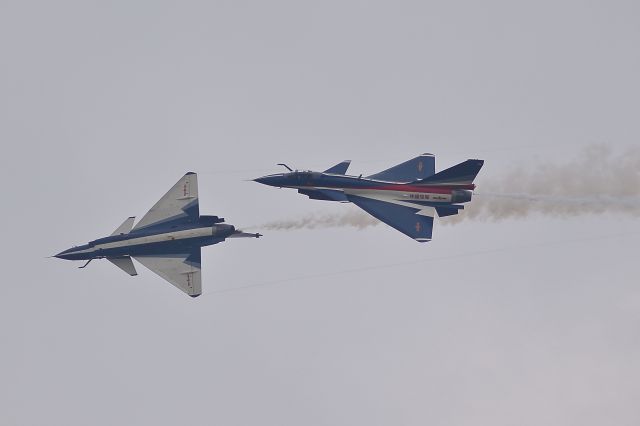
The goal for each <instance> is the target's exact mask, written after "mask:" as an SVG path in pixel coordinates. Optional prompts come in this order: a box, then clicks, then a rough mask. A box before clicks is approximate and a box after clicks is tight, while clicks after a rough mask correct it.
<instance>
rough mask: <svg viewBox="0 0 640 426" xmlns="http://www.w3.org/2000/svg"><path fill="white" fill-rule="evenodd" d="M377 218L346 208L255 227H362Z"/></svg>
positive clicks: (374, 223)
mask: <svg viewBox="0 0 640 426" xmlns="http://www.w3.org/2000/svg"><path fill="white" fill-rule="evenodd" d="M379 223H380V222H379V221H378V219H376V218H374V217H373V216H369V215H368V214H366V213H364V212H361V211H355V210H351V209H349V210H347V211H346V212H344V213H311V214H307V215H304V216H302V217H299V218H298V219H290V220H286V219H285V220H275V221H272V222H268V223H265V224H263V225H261V226H257V227H256V228H257V229H264V230H284V231H289V230H294V229H316V228H339V227H352V228H358V229H363V228H366V227H368V226H374V225H377V224H379Z"/></svg>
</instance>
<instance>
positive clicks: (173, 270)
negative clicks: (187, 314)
mask: <svg viewBox="0 0 640 426" xmlns="http://www.w3.org/2000/svg"><path fill="white" fill-rule="evenodd" d="M135 259H136V260H137V261H138V262H140V263H142V264H143V265H144V266H145V267H147V268H148V269H150V270H151V271H152V272H154V273H156V274H158V275H159V276H161V277H162V278H164V279H165V280H167V281H169V282H170V283H171V284H173V285H174V286H176V287H177V288H179V289H180V290H182V291H184V292H185V293H187V294H188V295H189V296H191V297H197V296H199V295H200V294H202V274H201V270H202V267H201V260H200V248H199V247H198V248H196V249H195V250H193V251H192V252H191V253H175V254H165V255H160V256H158V255H154V256H136V257H135Z"/></svg>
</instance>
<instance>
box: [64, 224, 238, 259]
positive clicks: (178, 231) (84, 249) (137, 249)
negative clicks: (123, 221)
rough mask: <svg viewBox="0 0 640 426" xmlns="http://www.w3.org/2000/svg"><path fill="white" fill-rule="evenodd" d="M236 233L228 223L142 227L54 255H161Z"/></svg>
mask: <svg viewBox="0 0 640 426" xmlns="http://www.w3.org/2000/svg"><path fill="white" fill-rule="evenodd" d="M233 233H235V227H234V226H233V225H227V224H214V225H209V224H207V225H202V224H197V223H196V224H185V225H177V226H171V227H168V228H164V227H162V228H161V227H155V228H150V229H147V230H144V229H141V230H137V231H132V232H131V233H128V234H120V235H111V236H108V237H104V238H99V239H97V240H93V241H90V242H89V243H87V244H84V245H81V246H76V247H72V248H70V249H68V250H65V251H63V252H60V253H58V254H57V255H56V256H55V257H58V258H60V259H67V260H89V259H99V258H103V257H120V256H145V255H147V256H148V255H162V254H170V253H184V252H189V250H190V249H191V248H193V247H203V246H209V245H212V244H217V243H219V242H222V241H224V240H225V238H227V237H228V236H230V235H232V234H233Z"/></svg>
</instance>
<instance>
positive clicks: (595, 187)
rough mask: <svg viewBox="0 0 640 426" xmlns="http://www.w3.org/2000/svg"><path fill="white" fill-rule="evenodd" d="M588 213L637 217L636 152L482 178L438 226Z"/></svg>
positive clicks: (639, 155) (364, 220)
mask: <svg viewBox="0 0 640 426" xmlns="http://www.w3.org/2000/svg"><path fill="white" fill-rule="evenodd" d="M480 177H481V178H482V176H480ZM587 214H591V215H598V214H623V215H630V216H633V217H640V148H633V149H629V150H627V151H626V152H624V153H621V154H618V155H614V154H613V153H612V151H611V149H610V148H609V147H607V146H605V145H596V146H590V147H588V148H586V149H585V150H584V151H583V152H582V153H581V154H580V156H579V157H578V158H577V159H575V160H573V161H571V162H569V163H566V164H555V163H551V162H550V163H545V164H540V165H537V166H534V167H531V166H525V167H521V168H518V169H513V170H512V171H510V172H509V173H507V174H506V175H504V176H502V177H500V178H487V179H483V180H481V181H480V183H479V185H478V191H477V193H476V194H475V195H474V197H473V200H472V201H471V203H467V204H466V205H465V210H463V211H462V212H461V213H460V214H459V215H457V216H449V217H445V218H443V219H442V220H441V221H440V222H441V223H444V224H455V223H459V222H461V221H464V220H479V221H500V220H505V219H524V218H527V217H529V216H531V215H541V216H550V217H576V216H580V215H587ZM379 223H380V222H379V221H378V220H377V219H375V218H373V217H372V216H369V215H368V214H366V213H364V212H361V211H357V210H351V211H346V212H344V213H312V214H308V215H304V216H302V217H299V218H297V219H291V220H278V221H273V222H268V223H266V224H263V225H262V226H260V227H259V228H260V229H264V230H295V229H317V228H332V227H353V228H357V229H363V228H366V227H369V226H374V225H377V224H379Z"/></svg>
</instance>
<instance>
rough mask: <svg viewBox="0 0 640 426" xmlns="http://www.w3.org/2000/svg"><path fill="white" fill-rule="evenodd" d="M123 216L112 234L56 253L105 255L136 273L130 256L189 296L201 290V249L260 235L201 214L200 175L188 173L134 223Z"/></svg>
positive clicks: (75, 256)
mask: <svg viewBox="0 0 640 426" xmlns="http://www.w3.org/2000/svg"><path fill="white" fill-rule="evenodd" d="M134 219H135V218H134V217H130V218H128V219H127V220H125V221H124V222H123V223H122V225H120V226H119V227H118V229H116V230H115V231H114V232H113V233H112V234H111V235H110V236H108V237H104V238H99V239H97V240H94V241H91V242H89V243H87V244H84V245H81V246H76V247H73V248H70V249H68V250H65V251H63V252H61V253H58V254H57V255H55V257H57V258H60V259H67V260H86V261H87V262H86V263H85V264H84V265H83V266H81V268H84V267H86V266H87V265H88V264H89V262H91V261H92V260H93V259H102V258H106V259H107V260H109V261H110V262H111V263H113V264H114V265H116V266H117V267H118V268H120V269H122V270H123V271H124V272H126V273H127V274H129V275H137V272H136V268H135V266H134V265H133V262H132V261H131V258H132V257H133V258H134V259H136V260H137V261H138V262H140V263H142V264H143V265H144V266H146V267H147V268H149V269H151V271H153V272H155V273H156V274H158V275H160V276H161V277H162V278H164V279H165V280H167V281H169V282H170V283H171V284H173V285H174V286H176V287H177V288H179V289H180V290H182V291H184V292H185V293H187V294H188V295H189V296H191V297H197V296H199V295H200V294H202V277H201V272H200V270H201V261H200V249H201V248H202V247H204V246H209V245H212V244H217V243H220V242H222V241H224V240H225V239H227V238H238V237H254V238H258V237H261V236H262V235H261V234H249V233H245V232H242V231H240V230H236V228H235V227H234V226H233V225H228V224H225V223H223V222H224V219H223V218H220V217H218V216H200V209H199V206H198V176H197V175H196V174H195V173H191V172H190V173H187V174H186V175H184V176H183V177H182V178H181V179H180V180H179V181H178V182H177V183H176V184H175V185H174V186H173V188H171V189H170V190H169V192H167V193H166V194H165V195H164V196H163V197H162V198H160V200H159V201H158V202H157V203H156V204H155V205H154V206H153V207H152V208H151V210H149V211H148V212H147V214H146V215H144V217H143V218H142V219H140V221H139V222H138V223H137V224H136V225H135V226H133V224H134Z"/></svg>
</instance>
